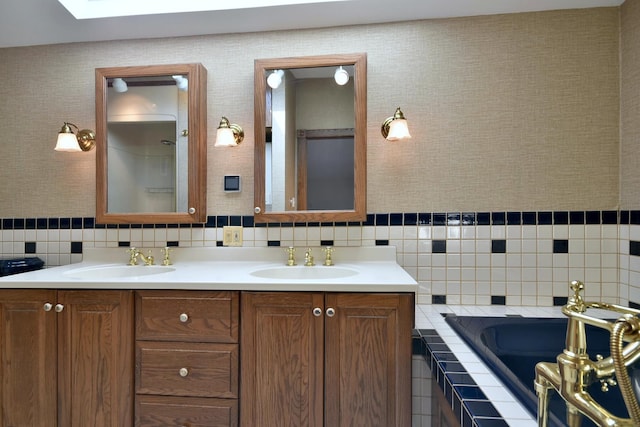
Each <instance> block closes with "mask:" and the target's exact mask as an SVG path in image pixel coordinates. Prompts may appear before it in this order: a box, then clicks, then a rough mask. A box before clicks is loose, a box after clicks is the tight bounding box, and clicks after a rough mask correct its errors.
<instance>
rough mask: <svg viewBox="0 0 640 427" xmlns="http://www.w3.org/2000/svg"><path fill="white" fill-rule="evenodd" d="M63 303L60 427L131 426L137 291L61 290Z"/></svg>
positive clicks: (59, 381) (61, 319)
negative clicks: (134, 301) (135, 294)
mask: <svg viewBox="0 0 640 427" xmlns="http://www.w3.org/2000/svg"><path fill="white" fill-rule="evenodd" d="M58 303H59V304H62V305H63V310H62V311H61V312H60V313H58V395H59V402H60V403H59V405H60V413H59V415H58V425H60V426H65V427H87V426H100V427H122V426H130V425H132V424H133V398H134V394H133V361H134V352H133V325H134V323H133V292H131V291H101V290H90V291H58ZM42 425H51V422H49V423H45V424H42Z"/></svg>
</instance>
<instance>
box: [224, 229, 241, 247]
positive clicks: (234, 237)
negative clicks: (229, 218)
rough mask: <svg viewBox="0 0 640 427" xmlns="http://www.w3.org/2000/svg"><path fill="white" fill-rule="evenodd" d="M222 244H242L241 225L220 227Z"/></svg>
mask: <svg viewBox="0 0 640 427" xmlns="http://www.w3.org/2000/svg"><path fill="white" fill-rule="evenodd" d="M222 246H242V227H241V226H231V225H227V226H224V227H222Z"/></svg>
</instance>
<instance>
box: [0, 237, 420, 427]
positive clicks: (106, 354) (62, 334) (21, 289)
mask: <svg viewBox="0 0 640 427" xmlns="http://www.w3.org/2000/svg"><path fill="white" fill-rule="evenodd" d="M157 251H158V254H154V255H156V256H155V258H156V259H162V257H161V256H160V254H159V250H157ZM314 252H315V253H316V256H317V257H318V258H320V249H318V248H316V249H314ZM127 260H128V256H127V254H126V252H125V250H124V248H119V249H100V250H98V249H96V250H86V251H85V256H84V260H83V262H82V263H80V264H73V265H68V266H63V267H56V268H51V269H46V270H40V271H35V272H30V273H24V274H21V275H16V276H8V277H5V278H2V279H0V326H1V327H2V333H1V334H0V384H1V387H2V389H1V390H0V419H1V420H2V423H3V425H20V426H42V425H48V426H50V425H58V426H71V427H74V426H85V425H86V420H87V419H91V420H95V424H96V425H105V426H114V427H115V426H118V427H120V426H129V425H136V426H152V425H153V426H157V425H189V426H209V427H211V426H238V425H240V426H252V427H253V426H261V425H264V426H273V425H301V426H323V425H327V426H329V425H331V426H336V425H367V426H376V425H379V426H385V427H388V426H406V425H410V422H411V329H412V327H413V317H414V293H415V291H416V286H417V285H416V282H415V281H414V280H413V279H412V278H411V277H410V276H409V275H408V274H407V273H406V272H405V271H404V270H403V269H402V268H401V267H400V266H399V265H398V264H397V263H396V261H395V249H394V248H390V247H384V248H383V247H380V248H353V249H352V248H344V249H343V248H339V249H338V250H336V253H335V255H334V260H335V263H336V265H335V266H323V265H320V264H321V262H318V265H316V266H313V267H305V266H303V265H296V266H291V267H287V266H285V261H286V254H285V253H284V251H283V250H282V248H277V249H276V248H269V249H266V248H198V249H195V248H176V249H175V251H174V253H172V262H173V263H172V265H169V266H162V265H155V266H144V265H136V266H129V265H126V262H127ZM299 262H300V261H299ZM300 264H302V262H300ZM54 420H57V423H56V422H55V421H54Z"/></svg>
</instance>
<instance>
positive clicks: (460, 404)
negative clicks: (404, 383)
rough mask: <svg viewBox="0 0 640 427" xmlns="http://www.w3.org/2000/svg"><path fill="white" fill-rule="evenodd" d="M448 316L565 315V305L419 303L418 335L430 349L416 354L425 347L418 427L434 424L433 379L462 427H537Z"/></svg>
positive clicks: (417, 364)
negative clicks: (458, 331) (471, 305)
mask: <svg viewBox="0 0 640 427" xmlns="http://www.w3.org/2000/svg"><path fill="white" fill-rule="evenodd" d="M443 313H454V314H456V315H459V316H507V315H519V316H523V317H564V316H563V314H562V312H561V311H560V307H505V306H495V305H493V306H473V307H470V306H456V305H417V306H416V331H414V337H417V336H420V340H421V341H422V342H423V343H424V345H423V348H422V350H421V351H422V352H423V353H422V355H420V356H418V355H417V354H416V353H417V351H416V350H418V351H420V349H419V348H416V346H415V345H414V361H413V366H414V378H413V427H429V426H431V394H430V393H429V392H428V390H430V389H431V381H437V384H438V386H439V387H440V389H441V390H442V391H443V393H444V395H445V397H446V399H447V401H448V402H449V404H450V405H451V407H452V408H453V411H454V413H456V414H458V415H457V416H458V419H459V420H460V423H461V426H462V427H502V426H513V427H535V426H537V422H536V420H535V419H534V418H533V417H532V416H531V415H530V414H529V412H527V410H526V409H525V408H524V407H523V406H522V405H521V404H520V402H519V401H518V400H517V399H516V398H515V397H514V396H513V395H512V394H511V393H510V392H509V390H508V389H507V388H506V386H505V385H504V384H502V383H501V382H500V380H498V379H497V378H496V377H495V376H494V374H493V373H492V372H491V370H490V369H489V368H488V367H487V365H486V364H485V363H484V362H483V361H482V360H481V359H480V358H479V357H478V356H477V355H476V354H475V353H474V352H473V350H471V348H470V347H468V346H467V344H466V343H465V342H464V341H463V339H462V338H461V337H460V336H458V335H457V334H456V333H455V332H454V331H453V329H451V327H450V326H449V325H448V324H447V323H446V322H445V320H444V318H443V317H442V314H443ZM414 344H415V340H414ZM561 352H562V348H559V349H558V353H561ZM419 357H422V360H420V359H419ZM425 365H426V366H425ZM419 375H421V376H422V378H419Z"/></svg>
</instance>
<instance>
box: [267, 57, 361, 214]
mask: <svg viewBox="0 0 640 427" xmlns="http://www.w3.org/2000/svg"><path fill="white" fill-rule="evenodd" d="M336 73H338V74H337V75H338V76H339V77H340V78H343V77H342V74H340V73H344V75H346V77H344V80H339V82H341V83H342V84H338V81H337V80H336V78H335V77H334V76H335V75H336ZM349 73H350V74H349ZM274 77H275V78H274ZM265 79H267V86H268V88H267V92H266V97H267V99H266V100H265V101H266V102H267V105H269V106H270V117H268V120H267V122H268V123H267V126H266V127H265V140H266V147H265V162H266V163H265V209H266V211H267V212H274V211H275V212H277V211H287V210H341V209H342V210H347V209H353V207H354V206H353V203H354V200H353V196H354V192H353V186H354V181H353V179H354V174H353V166H354V163H353V162H354V149H355V147H354V126H355V109H354V103H353V99H354V86H353V66H346V67H339V68H338V67H311V68H292V69H288V70H286V71H283V70H276V71H265ZM269 79H270V80H269ZM267 114H269V111H268V112H267ZM269 124H270V126H269Z"/></svg>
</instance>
